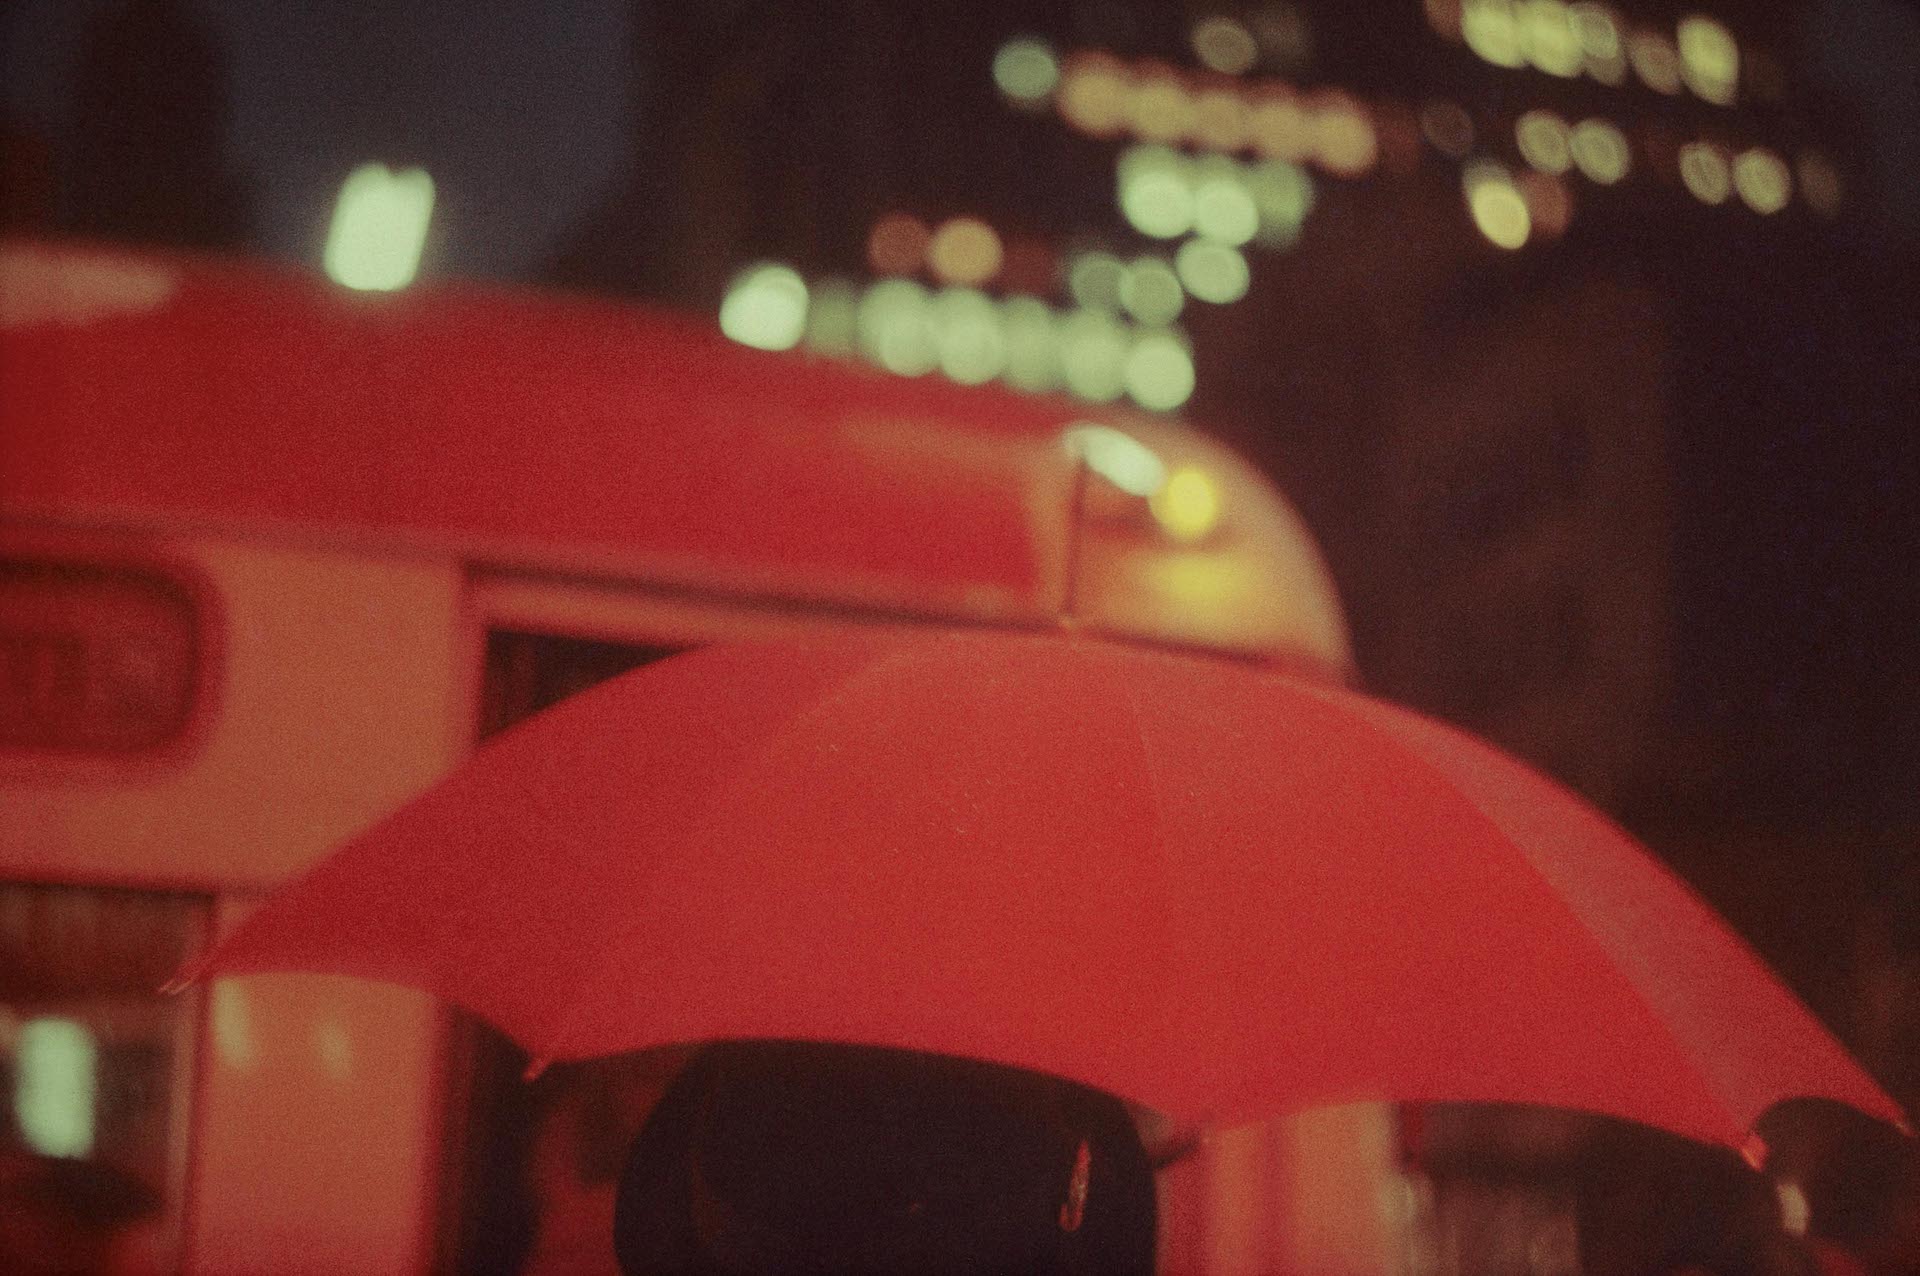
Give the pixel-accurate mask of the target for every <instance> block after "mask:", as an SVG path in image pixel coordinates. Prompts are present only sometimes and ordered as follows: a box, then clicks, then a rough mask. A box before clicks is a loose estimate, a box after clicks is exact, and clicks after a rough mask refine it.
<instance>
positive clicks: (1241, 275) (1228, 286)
mask: <svg viewBox="0 0 1920 1276" xmlns="http://www.w3.org/2000/svg"><path fill="white" fill-rule="evenodd" d="M1173 268H1174V270H1175V272H1176V273H1177V274H1178V275H1179V276H1180V282H1181V283H1182V284H1183V285H1185V287H1186V290H1187V291H1188V292H1190V293H1192V294H1193V295H1194V296H1195V297H1198V298H1199V299H1200V300H1201V301H1205V302H1210V303H1212V304H1213V305H1216V306H1224V305H1230V304H1231V303H1233V302H1236V301H1238V300H1240V299H1241V298H1242V297H1244V296H1246V295H1247V288H1248V287H1249V286H1250V285H1251V283H1252V280H1253V273H1252V271H1251V270H1249V269H1248V267H1247V259H1246V257H1245V256H1244V255H1242V254H1241V252H1240V250H1239V249H1237V248H1229V247H1227V245H1225V244H1214V243H1209V242H1207V241H1206V240H1204V239H1189V240H1188V241H1187V242H1186V243H1184V244H1182V245H1180V251H1179V252H1177V253H1175V254H1174V256H1173Z"/></svg>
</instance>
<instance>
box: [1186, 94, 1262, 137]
mask: <svg viewBox="0 0 1920 1276" xmlns="http://www.w3.org/2000/svg"><path fill="white" fill-rule="evenodd" d="M1193 117H1194V118H1193V136H1194V140H1195V141H1197V142H1199V143H1200V145H1202V146H1204V147H1206V148H1208V149H1209V150H1215V151H1237V150H1239V149H1240V148H1241V147H1243V146H1245V145H1247V143H1248V142H1249V141H1250V140H1251V138H1252V137H1253V112H1252V109H1251V108H1250V107H1249V106H1248V104H1247V99H1246V98H1245V97H1243V96H1241V95H1240V94H1239V93H1236V92H1234V91H1233V90H1232V89H1206V90H1203V91H1202V92H1200V93H1198V94H1196V95H1195V96H1194V99H1193Z"/></svg>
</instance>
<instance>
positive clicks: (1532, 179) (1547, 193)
mask: <svg viewBox="0 0 1920 1276" xmlns="http://www.w3.org/2000/svg"><path fill="white" fill-rule="evenodd" d="M1516 185H1518V186H1519V188H1520V196H1521V198H1522V199H1524V200H1526V201H1527V218H1528V220H1529V221H1530V222H1531V223H1532V228H1533V230H1534V231H1536V232H1538V233H1539V234H1542V235H1545V236H1548V237H1549V238H1553V237H1556V236H1559V235H1563V234H1565V233H1566V229H1567V225H1568V223H1570V222H1571V221H1572V220H1573V196H1572V195H1571V194H1570V193H1569V192H1568V190H1567V185H1566V183H1565V182H1563V181H1561V180H1560V179H1559V178H1557V177H1551V176H1549V175H1548V174H1546V173H1533V172H1529V173H1522V174H1520V176H1519V178H1518V180H1517V182H1516Z"/></svg>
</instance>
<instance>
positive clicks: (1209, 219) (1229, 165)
mask: <svg viewBox="0 0 1920 1276" xmlns="http://www.w3.org/2000/svg"><path fill="white" fill-rule="evenodd" d="M1197 172H1198V174H1199V179H1198V180H1197V181H1196V182H1195V183H1194V188H1193V229H1194V231H1195V232H1196V233H1198V234H1199V235H1200V236H1201V237H1202V238H1204V239H1211V240H1212V241H1214V242H1215V243H1217V244H1226V245H1228V246H1229V247H1238V246H1239V245H1241V244H1244V243H1246V242H1247V241H1248V240H1250V239H1252V238H1253V237H1254V235H1255V234H1257V233H1259V230H1260V210H1259V208H1258V207H1257V206H1256V205H1255V204H1254V202H1253V195H1252V193H1251V192H1250V191H1248V190H1247V186H1246V182H1245V181H1244V180H1243V179H1242V177H1241V173H1240V166H1239V165H1238V164H1235V163H1234V162H1232V161H1231V160H1227V161H1223V162H1221V163H1219V164H1215V165H1208V166H1206V167H1203V168H1200V169H1198V170H1197Z"/></svg>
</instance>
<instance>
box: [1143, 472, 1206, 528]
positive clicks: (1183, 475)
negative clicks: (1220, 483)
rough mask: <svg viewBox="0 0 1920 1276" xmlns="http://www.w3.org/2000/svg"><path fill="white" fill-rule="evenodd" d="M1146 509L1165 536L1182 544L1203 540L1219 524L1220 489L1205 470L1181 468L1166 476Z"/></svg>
mask: <svg viewBox="0 0 1920 1276" xmlns="http://www.w3.org/2000/svg"><path fill="white" fill-rule="evenodd" d="M1148 507H1149V508H1150V509H1151V510H1152V511H1153V517H1154V519H1155V520H1156V521H1158V522H1159V524H1160V526H1161V528H1163V529H1164V530H1165V531H1166V533H1167V535H1169V536H1171V537H1173V539H1175V540H1177V541H1180V542H1182V543H1183V544H1192V543H1193V542H1195V541H1198V540H1202V539H1204V538H1205V537H1206V536H1207V534H1208V533H1209V532H1211V531H1213V529H1214V528H1215V527H1217V526H1219V524H1220V514H1221V502H1220V489H1219V488H1218V487H1217V486H1216V485H1215V484H1214V481H1213V480H1212V479H1211V478H1209V477H1208V476H1207V473H1206V471H1205V470H1202V469H1199V468H1198V467H1196V466H1191V465H1183V466H1181V467H1179V468H1178V469H1176V470H1174V472H1173V473H1171V474H1169V475H1168V476H1167V481H1166V483H1165V484H1164V485H1162V486H1161V488H1160V490H1159V491H1157V492H1155V493H1154V494H1153V495H1152V496H1151V497H1150V498H1148Z"/></svg>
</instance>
